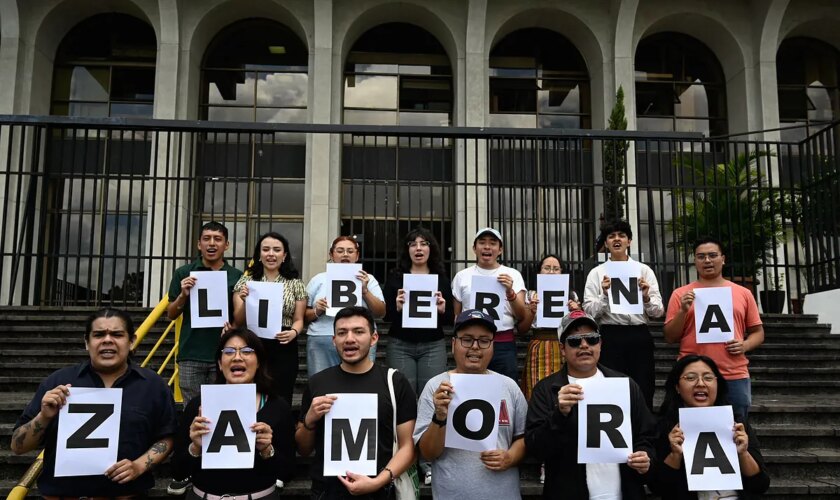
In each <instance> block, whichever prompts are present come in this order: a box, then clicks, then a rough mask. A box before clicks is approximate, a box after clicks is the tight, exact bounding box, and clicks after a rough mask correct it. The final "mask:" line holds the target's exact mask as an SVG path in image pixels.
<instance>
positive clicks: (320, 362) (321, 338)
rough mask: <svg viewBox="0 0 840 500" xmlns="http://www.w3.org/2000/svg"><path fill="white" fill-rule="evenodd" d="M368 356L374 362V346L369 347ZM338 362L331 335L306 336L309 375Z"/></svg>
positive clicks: (338, 358) (339, 361)
mask: <svg viewBox="0 0 840 500" xmlns="http://www.w3.org/2000/svg"><path fill="white" fill-rule="evenodd" d="M368 358H370V360H371V361H373V362H376V346H373V347H371V348H370V353H368ZM338 364H341V358H340V357H339V356H338V351H336V350H335V344H333V338H332V335H309V336H307V337H306V372H307V373H308V374H309V376H310V377H311V376H312V375H315V374H316V373H318V372H320V371H322V370H326V369H327V368H330V367H333V366H335V365H338Z"/></svg>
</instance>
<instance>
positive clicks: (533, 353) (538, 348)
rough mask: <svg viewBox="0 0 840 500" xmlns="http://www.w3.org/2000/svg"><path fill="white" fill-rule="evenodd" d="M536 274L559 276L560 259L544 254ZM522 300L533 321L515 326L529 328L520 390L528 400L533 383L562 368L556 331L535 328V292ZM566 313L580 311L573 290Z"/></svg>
mask: <svg viewBox="0 0 840 500" xmlns="http://www.w3.org/2000/svg"><path fill="white" fill-rule="evenodd" d="M538 269H539V274H542V275H559V274H562V273H563V265H562V263H561V262H560V258H559V257H557V256H556V255H553V254H548V255H546V256H545V257H543V258H542V260H541V261H540V264H539V267H538ZM526 298H527V299H528V301H527V302H528V309H529V311H530V312H531V317H532V318H533V321H531V322H530V323H527V322H525V321H519V323H518V324H517V325H516V328H517V330H518V331H519V333H526V332H527V331H528V330H529V329H531V332H532V335H531V341H530V342H529V343H528V354H527V356H526V357H525V373H524V374H523V375H522V388H523V389H524V391H523V392H524V393H525V399H528V400H530V399H531V392H533V390H534V386H535V385H537V382H539V381H540V380H542V379H544V378H545V377H547V376H549V375H551V374H552V373H554V372H556V371H558V370H560V367H561V366H563V354H562V353H561V352H560V342H559V341H558V340H557V329H556V328H537V326H536V324H535V323H536V316H537V305H539V303H540V299H539V297H538V296H537V292H536V290H529V291H528V293H527V295H526ZM566 305H567V306H568V309H569V312H572V311H577V310H580V308H581V307H580V301H579V299H578V296H577V294H576V293H575V292H574V291H570V292H569V297H568V301H567V302H566Z"/></svg>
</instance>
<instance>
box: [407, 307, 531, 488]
mask: <svg viewBox="0 0 840 500" xmlns="http://www.w3.org/2000/svg"><path fill="white" fill-rule="evenodd" d="M495 333H496V325H495V322H494V320H493V318H492V317H491V316H489V315H487V314H485V313H484V312H483V311H480V310H477V309H468V310H466V311H463V312H462V313H461V314H459V315H458V317H457V318H456V320H455V336H454V337H453V338H452V357H453V358H454V360H455V369H454V370H452V371H448V372H443V373H441V374H439V375H438V376H436V377H434V378H433V379H431V380H429V382H428V383H427V384H426V386H425V387H424V388H423V393H422V394H421V395H420V402H419V403H418V409H417V427H416V429H415V430H414V441H415V442H416V443H417V446H418V448H419V449H420V454H421V455H422V456H423V457H424V458H426V459H428V460H430V461H431V462H432V474H433V476H434V478H435V479H434V481H433V482H432V496H433V497H434V498H436V499H443V500H446V499H452V500H455V499H458V500H460V499H464V498H504V499H517V498H521V496H520V490H519V468H518V464H519V462H520V461H522V459H523V458H524V457H525V441H524V440H523V439H522V437H523V434H524V432H525V414H526V412H527V409H528V404H527V402H526V401H525V398H524V397H523V396H522V391H520V390H519V387H518V386H517V385H516V382H514V381H513V380H512V379H511V378H509V377H502V376H499V375H498V374H495V373H493V372H492V371H490V370H488V369H487V366H488V365H489V364H490V359H491V358H492V356H493V348H494V345H493V335H494V334H495ZM461 374H470V375H475V376H479V377H480V378H482V379H486V382H482V384H484V385H488V384H489V385H488V387H492V389H493V390H494V391H496V392H498V393H499V395H500V396H501V404H500V406H499V411H498V414H496V412H495V411H494V410H493V408H492V406H491V404H490V403H489V402H487V401H484V400H479V399H470V400H466V401H463V402H462V403H461V404H460V405H459V406H458V408H457V409H456V410H455V411H454V413H453V412H452V411H450V404H451V403H452V398H453V395H454V393H455V391H457V390H459V388H461V387H463V386H457V387H456V384H455V382H454V381H453V379H455V378H457V377H458V376H459V375H461ZM463 391H464V392H463V394H464V395H465V396H466V394H468V392H467V388H466V387H463ZM496 402H498V399H497V400H496ZM473 403H475V405H473ZM470 408H473V409H474V410H477V411H474V410H471V409H470ZM473 414H476V415H481V421H480V422H479V423H476V422H475V421H474V420H471V417H472V416H473ZM448 420H451V429H448V428H447V421H448ZM468 422H473V423H475V424H476V425H475V426H474V428H472V429H470V428H469V425H468ZM494 427H497V430H498V435H497V437H496V438H495V439H494V440H493V441H492V447H490V448H485V451H480V452H479V451H468V450H466V449H460V448H450V447H446V446H445V442H446V440H447V432H455V433H456V434H457V436H458V437H461V438H463V439H466V440H473V441H475V440H481V439H485V438H486V437H488V436H489V435H491V429H493V428H494ZM476 428H477V429H478V430H476ZM459 430H460V431H463V434H460V433H459ZM473 431H474V432H473Z"/></svg>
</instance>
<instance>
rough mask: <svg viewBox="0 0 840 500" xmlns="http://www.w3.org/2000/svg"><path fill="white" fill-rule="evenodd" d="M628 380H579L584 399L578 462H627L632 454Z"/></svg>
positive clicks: (579, 425) (581, 403)
mask: <svg viewBox="0 0 840 500" xmlns="http://www.w3.org/2000/svg"><path fill="white" fill-rule="evenodd" d="M629 380H630V379H628V378H624V377H608V378H594V377H590V378H586V379H580V380H578V382H577V383H578V384H580V385H581V386H582V387H583V400H581V401H578V406H579V408H578V463H580V464H624V463H627V456H628V455H630V454H631V453H633V431H632V427H631V425H630V382H629Z"/></svg>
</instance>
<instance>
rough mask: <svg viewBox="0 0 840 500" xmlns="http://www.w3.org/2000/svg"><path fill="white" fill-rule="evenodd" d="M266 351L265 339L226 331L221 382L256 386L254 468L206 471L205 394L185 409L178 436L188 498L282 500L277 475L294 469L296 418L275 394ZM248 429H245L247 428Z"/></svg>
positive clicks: (220, 357) (208, 426)
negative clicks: (203, 444)
mask: <svg viewBox="0 0 840 500" xmlns="http://www.w3.org/2000/svg"><path fill="white" fill-rule="evenodd" d="M268 363H269V359H268V353H267V352H266V350H265V348H264V347H263V343H262V342H261V339H259V338H258V337H257V336H256V335H255V334H254V333H252V332H250V331H248V330H246V329H244V328H234V329H231V330H228V331H227V332H226V333H224V334H223V335H222V337H221V339H220V340H219V348H218V349H217V350H216V364H217V365H218V371H217V375H216V383H217V384H255V385H256V387H257V394H256V400H255V401H254V404H255V406H256V409H257V422H256V423H254V424H253V425H252V426H251V428H250V429H249V431H250V432H254V433H256V435H257V436H256V447H255V448H256V449H255V450H254V466H253V467H252V468H250V469H202V468H201V440H202V437H203V436H205V435H207V434H208V433H210V431H211V428H212V426H213V422H210V421H209V420H208V419H207V417H204V416H202V415H201V412H200V411H199V410H200V406H201V396H199V397H196V398H193V399H192V400H191V401H190V402H189V403H188V404H187V407H186V408H185V409H184V418H183V419H182V421H183V422H184V424H183V425H182V427H181V429H179V432H178V434H177V436H176V439H177V440H178V446H176V450H180V453H185V454H186V455H187V456H186V457H184V459H185V460H186V462H187V463H188V464H189V470H190V474H191V476H192V483H193V487H192V489H191V490H189V492H188V493H187V498H188V499H203V498H209V497H212V498H218V497H228V496H236V497H239V498H266V499H272V498H280V495H279V493H278V492H277V491H276V485H275V482H276V480H277V479H281V480H284V481H288V480H289V479H291V477H292V476H293V475H294V467H295V434H294V432H295V421H294V418H293V417H292V410H291V407H290V406H289V404H288V403H287V402H286V401H285V400H284V399H283V398H281V397H277V396H276V394H275V393H274V390H273V380H272V379H271V375H270V373H269V370H268V366H269V364H268ZM246 432H247V431H246Z"/></svg>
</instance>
